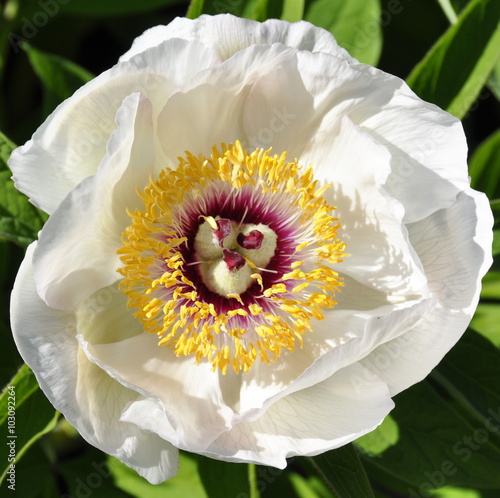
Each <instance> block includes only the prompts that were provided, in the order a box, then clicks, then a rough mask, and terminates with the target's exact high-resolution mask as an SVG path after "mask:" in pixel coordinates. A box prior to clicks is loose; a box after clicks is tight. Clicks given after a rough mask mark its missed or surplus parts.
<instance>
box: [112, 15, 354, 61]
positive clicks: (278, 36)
mask: <svg viewBox="0 0 500 498" xmlns="http://www.w3.org/2000/svg"><path fill="white" fill-rule="evenodd" d="M170 38H182V39H184V40H200V41H201V42H202V43H203V44H204V45H206V46H207V47H211V48H213V49H214V50H215V51H216V52H217V53H218V54H219V56H220V57H221V58H222V59H228V58H229V57H232V56H233V55H234V54H235V53H236V52H238V51H240V50H243V49H244V48H247V47H249V46H251V45H264V44H269V45H270V44H272V43H282V44H283V45H287V46H289V47H294V48H297V49H299V50H307V51H310V52H325V53H328V54H332V55H336V56H337V57H342V58H344V59H347V60H353V58H352V57H351V56H350V55H349V54H348V53H347V51H345V50H344V49H343V48H341V47H339V45H338V44H337V42H336V41H335V39H334V37H333V36H332V35H331V34H330V33H329V32H328V31H326V30H324V29H321V28H317V27H316V26H313V25H312V24H310V23H308V22H305V21H300V22H297V23H293V24H292V23H288V22H285V21H277V20H276V19H269V20H267V21H265V22H263V23H259V22H256V21H250V20H249V19H241V18H239V17H234V16H232V15H230V14H223V15H218V16H207V15H202V16H200V17H198V18H197V19H195V20H191V19H186V18H176V19H174V20H173V21H172V22H171V23H170V24H169V25H168V26H156V27H154V28H151V29H149V30H147V31H146V32H145V33H143V34H142V35H141V36H139V37H138V38H136V39H135V40H134V44H133V45H132V48H131V49H130V50H129V51H128V52H127V53H126V54H124V55H122V57H121V58H120V60H121V61H124V60H128V59H130V57H133V56H134V55H136V54H138V53H141V52H142V51H144V50H147V49H148V48H150V47H154V46H156V45H158V44H160V43H161V42H162V41H163V40H167V39H170Z"/></svg>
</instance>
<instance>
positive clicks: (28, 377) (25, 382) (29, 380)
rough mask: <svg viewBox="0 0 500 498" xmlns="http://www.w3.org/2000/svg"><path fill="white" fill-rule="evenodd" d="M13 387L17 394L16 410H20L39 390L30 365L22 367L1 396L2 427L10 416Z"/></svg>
mask: <svg viewBox="0 0 500 498" xmlns="http://www.w3.org/2000/svg"><path fill="white" fill-rule="evenodd" d="M12 386H14V388H15V392H16V393H15V405H16V408H19V407H20V406H21V405H22V404H23V403H24V402H25V401H26V400H27V399H28V398H29V397H30V396H31V395H32V394H33V393H34V392H35V391H36V390H37V389H38V382H37V381H36V378H35V375H34V374H33V372H32V371H31V369H30V367H28V365H22V366H21V368H20V369H19V370H18V372H17V373H16V375H14V377H13V378H12V379H11V381H10V382H9V385H8V386H5V388H4V389H3V391H2V394H1V395H0V426H1V425H3V424H4V423H5V421H6V419H7V416H8V415H7V411H8V404H9V396H10V394H9V387H12ZM11 401H12V400H11Z"/></svg>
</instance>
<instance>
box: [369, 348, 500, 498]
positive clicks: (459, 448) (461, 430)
mask: <svg viewBox="0 0 500 498" xmlns="http://www.w3.org/2000/svg"><path fill="white" fill-rule="evenodd" d="M470 358H471V355H470V354H469V361H470ZM463 368H466V365H463ZM395 404H396V407H395V408H394V410H393V411H392V413H391V415H392V416H393V418H394V420H395V421H396V423H397V424H398V428H399V440H398V443H397V444H395V445H394V446H391V447H390V448H388V449H387V450H386V451H384V452H383V453H382V454H380V455H377V456H376V457H366V458H367V459H368V460H369V461H370V463H371V464H373V465H375V466H377V467H380V468H381V469H382V470H384V471H385V472H387V473H388V474H390V475H392V476H395V477H397V478H398V479H399V480H402V481H404V482H406V483H408V490H407V493H408V494H409V495H410V496H415V494H416V495H417V496H419V494H418V493H420V494H423V495H424V496H425V493H426V492H427V491H429V490H430V489H432V488H439V487H441V486H444V485H445V484H446V485H463V486H466V487H467V486H469V487H472V488H475V487H479V488H500V474H499V473H498V469H499V468H500V446H499V445H498V444H497V441H496V439H495V438H493V437H490V436H491V434H490V433H489V432H488V431H487V429H486V428H485V427H484V426H483V425H481V424H477V423H476V421H474V422H473V423H471V421H470V413H469V412H468V411H463V410H461V409H460V406H457V405H456V403H455V404H453V403H452V402H451V401H450V400H449V399H447V398H446V397H445V396H444V395H443V394H441V391H439V392H438V391H436V389H435V388H434V387H432V385H431V383H430V382H429V381H422V382H420V383H419V384H417V385H415V386H413V387H412V388H411V389H408V390H406V391H404V392H403V393H401V394H398V395H397V396H396V398H395ZM495 409H496V407H495ZM498 425H499V426H500V424H498ZM479 430H481V431H480V432H478V431H479ZM483 431H484V432H486V433H488V436H489V437H487V438H486V439H484V433H483ZM475 438H477V441H480V443H477V442H476V439H475ZM480 438H482V439H480ZM405 496H406V495H405Z"/></svg>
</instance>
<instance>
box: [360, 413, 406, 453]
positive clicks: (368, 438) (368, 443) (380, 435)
mask: <svg viewBox="0 0 500 498" xmlns="http://www.w3.org/2000/svg"><path fill="white" fill-rule="evenodd" d="M398 439H399V430H398V424H396V422H394V419H393V418H392V417H391V416H390V415H387V417H385V419H384V421H383V422H382V423H381V424H380V425H379V426H378V427H377V428H376V429H375V430H374V431H372V432H370V433H368V434H366V435H365V436H362V437H360V438H358V439H357V440H356V441H355V442H354V445H355V446H357V447H359V448H361V449H362V451H363V453H365V454H366V455H370V456H376V455H380V454H381V453H383V452H384V451H385V450H387V448H390V447H391V446H394V445H395V444H396V443H397V442H398Z"/></svg>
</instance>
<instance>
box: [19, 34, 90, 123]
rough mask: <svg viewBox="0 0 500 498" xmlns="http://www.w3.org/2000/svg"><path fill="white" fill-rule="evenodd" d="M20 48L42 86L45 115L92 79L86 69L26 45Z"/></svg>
mask: <svg viewBox="0 0 500 498" xmlns="http://www.w3.org/2000/svg"><path fill="white" fill-rule="evenodd" d="M21 47H22V48H23V50H24V51H25V52H26V53H27V54H28V58H29V60H30V63H31V66H32V67H33V70H34V71H35V73H36V74H37V76H38V77H39V78H40V81H41V82H42V84H43V89H44V97H45V101H44V114H45V115H48V114H49V113H51V112H52V111H53V110H54V109H55V108H56V107H57V105H58V104H60V103H61V102H62V101H63V100H65V99H67V98H68V97H71V95H73V93H75V91H76V90H78V88H80V87H81V86H82V85H84V84H85V83H87V82H88V81H90V80H91V79H92V78H93V77H94V75H93V74H92V73H90V72H89V71H87V70H86V69H84V68H82V67H80V66H78V65H77V64H75V63H74V62H71V61H68V60H66V59H64V58H63V57H59V56H58V55H54V54H48V53H45V52H42V51H41V50H38V49H36V48H34V47H32V46H30V45H28V44H27V43H23V44H22V45H21Z"/></svg>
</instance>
